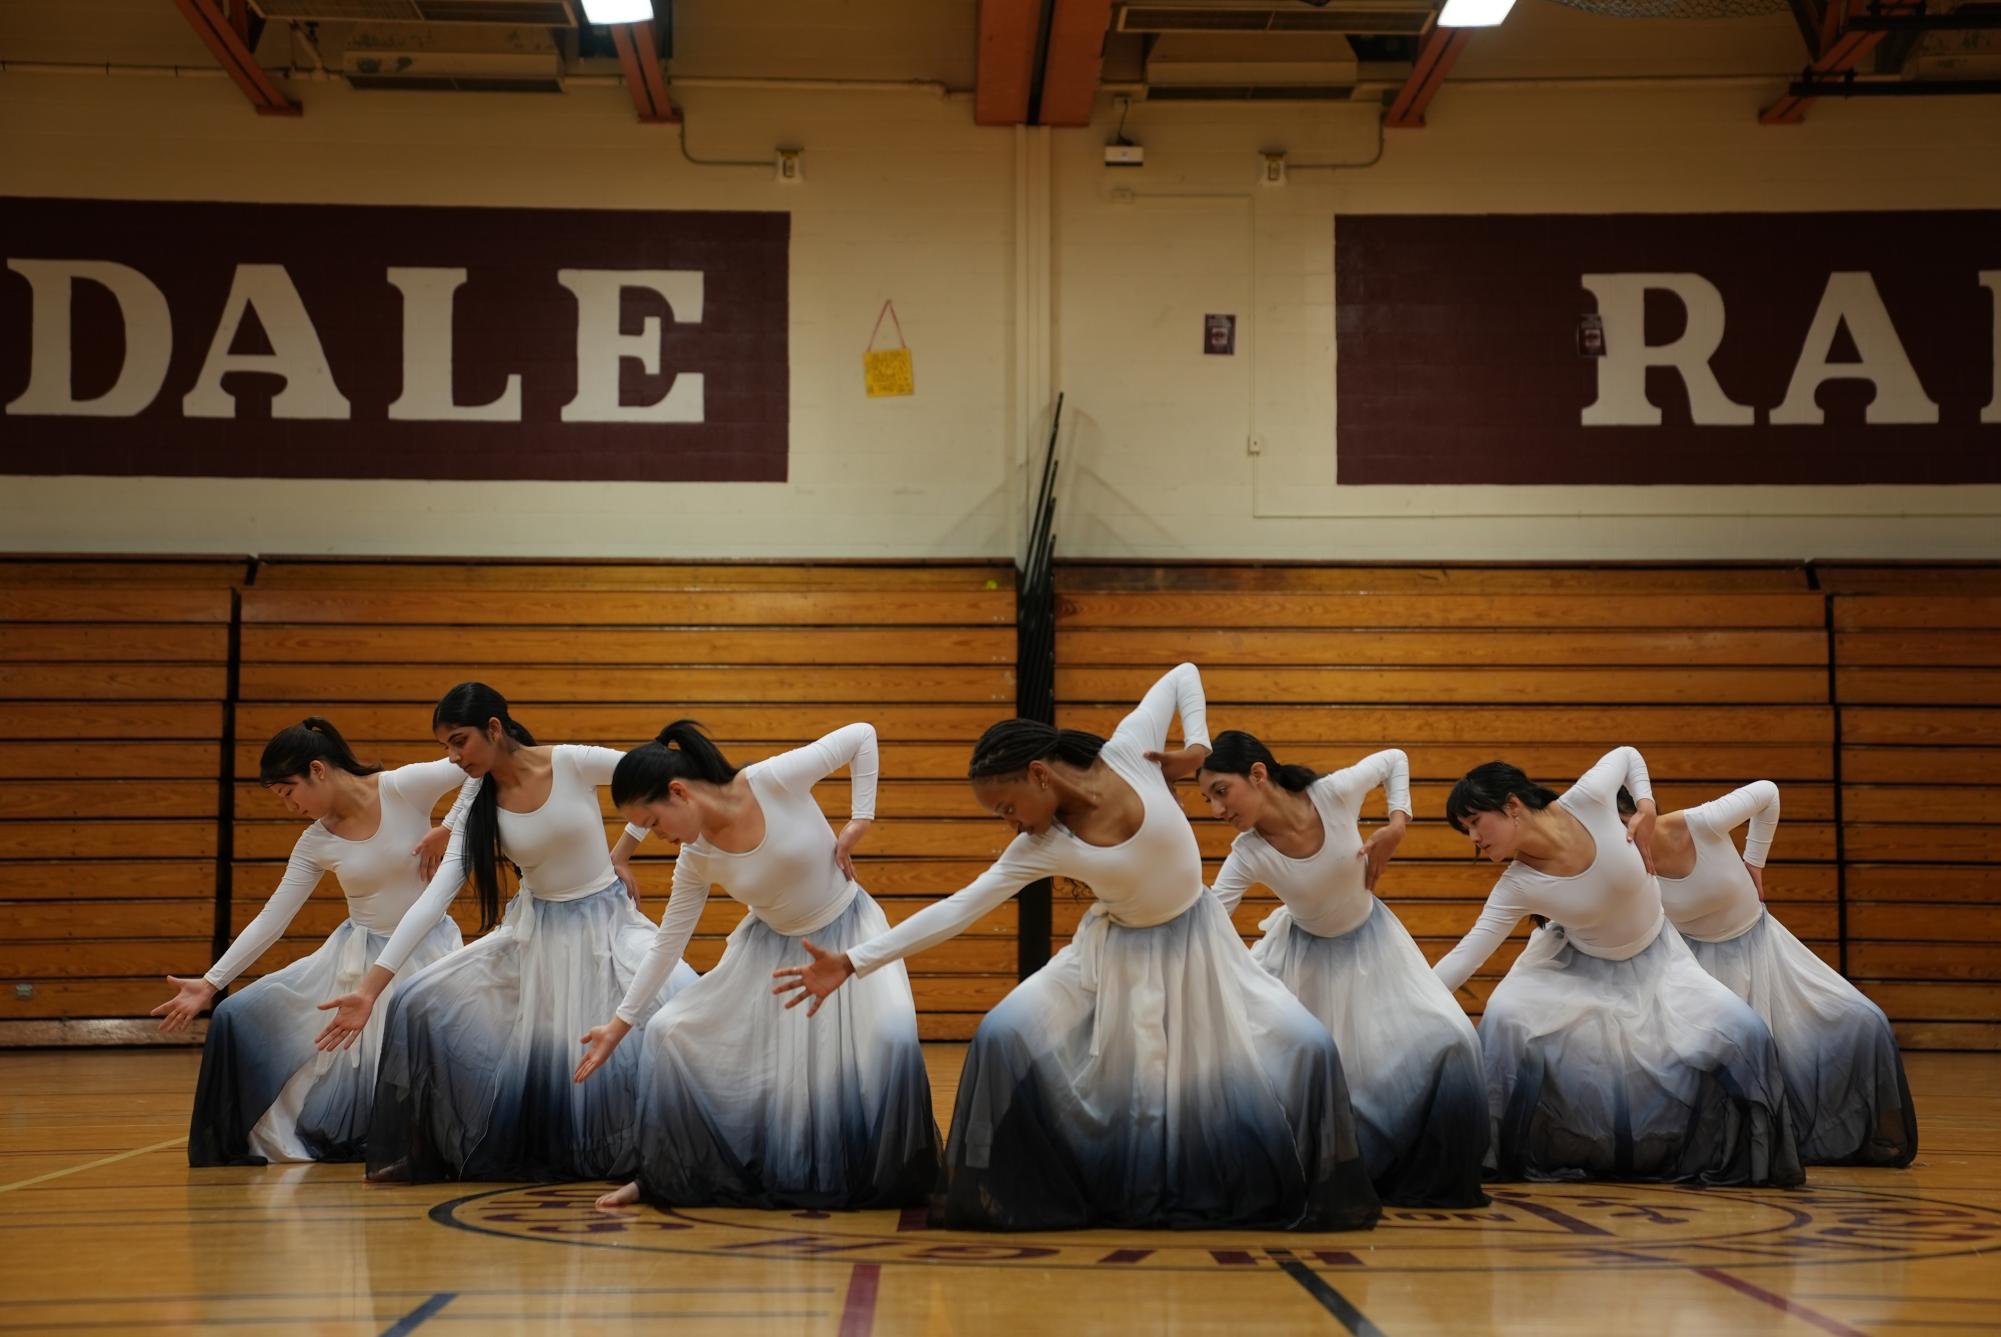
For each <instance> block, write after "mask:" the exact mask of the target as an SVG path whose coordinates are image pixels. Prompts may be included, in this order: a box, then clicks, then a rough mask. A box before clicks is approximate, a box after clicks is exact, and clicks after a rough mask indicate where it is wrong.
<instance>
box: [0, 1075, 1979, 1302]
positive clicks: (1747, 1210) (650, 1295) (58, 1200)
mask: <svg viewBox="0 0 2001 1337" xmlns="http://www.w3.org/2000/svg"><path fill="white" fill-rule="evenodd" d="M962 1053H963V1048H962V1047H961V1046H957V1045H938V1046H932V1047H931V1050H930V1060H931V1070H932V1074H933V1080H934V1081H935V1082H936V1084H937V1100H938V1105H937V1108H938V1109H939V1111H940V1112H941V1114H948V1113H949V1111H950V1109H951V1098H952V1091H953V1084H954V1082H955V1081H956V1079H957V1075H958V1070H959V1065H960V1059H961V1055H962ZM198 1061H199V1056H198V1055H197V1054H196V1053H195V1052H193V1051H189V1050H148V1051H105V1050H89V1051H74V1050H73V1051H66V1052H34V1053H20V1052H16V1053H0V1334H11V1333H38V1332H48V1333H93V1332H149V1333H150V1332H162V1333H167V1332H182V1331H188V1330H196V1331H215V1332H230V1333H239V1332H271V1333H284V1334H294V1333H338V1334H349V1333H353V1334H362V1333H368V1334H374V1333H393V1334H403V1333H411V1332H416V1331H418V1330H420V1329H421V1330H425V1331H426V1332H427V1333H432V1332H435V1333H451V1332H461V1333H463V1332H467V1331H471V1332H476V1333H482V1334H484V1333H511V1332H562V1333H596V1332H623V1331H632V1330H641V1329H647V1330H655V1331H662V1330H668V1329H669V1328H670V1327H671V1331H673V1332H674V1333H675V1334H677V1337H692V1335H693V1334H705V1333H711V1332H714V1333H745V1334H752V1333H754V1334H760V1335H762V1334H769V1333H773V1332H782V1333H812V1334H820V1333H825V1334H830V1335H831V1334H839V1335H840V1337H864V1335H865V1334H868V1333H870V1332H875V1333H903V1332H912V1333H916V1332H924V1333H986V1332H1000V1333H1019V1334H1028V1335H1031V1337H1033V1335H1035V1334H1039V1333H1042V1332H1049V1331H1060V1332H1063V1333H1065V1334H1068V1333H1072V1332H1094V1331H1133V1332H1149V1333H1152V1332H1169V1331H1174V1332H1207V1331H1215V1332H1222V1331H1229V1332H1232V1333H1245V1334H1249V1333H1263V1332H1287V1333H1291V1332H1299V1333H1315V1332H1325V1333H1332V1334H1339V1333H1342V1332H1344V1331H1347V1332H1354V1333H1363V1334H1370V1333H1382V1334H1387V1337H1409V1335H1410V1334H1418V1333H1451V1334H1468V1333H1481V1332H1503V1331H1505V1332H1520V1333H1537V1334H1544V1333H1582V1334H1609V1333H1617V1334H1640V1333H1699V1334H1702V1337H1724V1335H1725V1334H1731V1333H1798V1334H1815V1333H1817V1334H1821V1335H1822V1337H1826V1335H1827V1334H1833V1335H1834V1337H1845V1335H1849V1334H1857V1333H1869V1334H1876V1333H1882V1334H1900V1335H1906V1337H1917V1335H1919V1334H1938V1335H1939V1337H1957V1335H1958V1334H1966V1333H1977V1332H2001V1055H1998V1054H1913V1055H1911V1056H1910V1057H1909V1068H1910V1076H1911V1085H1912V1087H1913V1089H1914V1091H1915V1093H1916V1099H1917V1103H1918V1110H1919V1117H1920V1120H1921V1126H1922V1148H1923V1153H1922V1155H1921V1156H1920V1158H1919V1160H1918V1162H1917V1164H1916V1165H1915V1166H1914V1167H1912V1168H1911V1169H1909V1170H1904V1171H1880V1170H1879V1171H1866V1170H1824V1169H1822V1170H1814V1171H1812V1172H1811V1175H1810V1181H1811V1182H1810V1185H1809V1187H1808V1188H1806V1189H1804V1190H1799V1191H1795V1192H1791V1193H1786V1192H1778V1191H1742V1190H1715V1191H1704V1190H1700V1189H1687V1188H1673V1187H1664V1186H1597V1185H1533V1186H1530V1185H1507V1186H1497V1187H1496V1190H1495V1201H1494V1204H1493V1206H1491V1207H1489V1208H1485V1209H1482V1210H1478V1211H1460V1212H1438V1211H1405V1210H1395V1209H1393V1210H1391V1211H1389V1212H1387V1213H1385V1216H1384V1220H1383V1224H1382V1225H1381V1226H1380V1227H1378V1228H1377V1229H1376V1230H1375V1231H1373V1232H1367V1233H1359V1234H1347V1235H1317V1236H1288V1235H1280V1234H1269V1235H1267V1234H1255V1235H1245V1234H1229V1233H1222V1232H1218V1233H1215V1234H1197V1233H1181V1234H1166V1233H1150V1232H1143V1231H1102V1232H1089V1233H1083V1234H1050V1235H1041V1236H996V1235H986V1236H979V1235H959V1234H953V1233H949V1232H941V1231H932V1230H927V1229H925V1228H924V1224H923V1220H922V1216H921V1213H905V1214H903V1215H902V1216H899V1215H898V1214H897V1213H893V1212H869V1213H858V1214H851V1215H850V1214H838V1215H828V1214H824V1213H806V1212H801V1213H758V1212H740V1211H696V1212H685V1213H679V1214H676V1215H673V1216H668V1215H664V1214H662V1213H659V1212H656V1211H654V1210H652V1209H650V1208H642V1209H636V1210H634V1211H631V1212H628V1213H624V1214H622V1215H620V1216H617V1217H612V1216H606V1215H602V1214H599V1213H597V1212H595V1211H593V1210H592V1208H591V1205H590V1203H591V1199H592V1197H593V1196H595V1195H596V1193H598V1192H599V1191H600V1188H599V1187H598V1186H592V1185H550V1186H530V1187H506V1186H496V1185H491V1184H465V1185H450V1184H434V1185H426V1186H422V1187H376V1186H371V1185H368V1184H365V1183H363V1182H362V1181H361V1174H360V1169H359V1167H357V1166H352V1165H329V1166H279V1167H272V1168H268V1169H211V1170H190V1169H188V1168H187V1165H186V1161H185V1155H184V1141H185V1134H186V1128H187V1110H188V1102H189V1093H190V1091H191V1090H192V1088H193V1085H194V1077H195V1069H196V1066H197V1063H198Z"/></svg>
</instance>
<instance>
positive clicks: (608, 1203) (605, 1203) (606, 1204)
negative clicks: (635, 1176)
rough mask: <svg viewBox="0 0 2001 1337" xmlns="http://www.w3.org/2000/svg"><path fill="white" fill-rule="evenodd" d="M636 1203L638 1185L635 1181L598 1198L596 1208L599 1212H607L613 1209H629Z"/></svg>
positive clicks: (637, 1199)
mask: <svg viewBox="0 0 2001 1337" xmlns="http://www.w3.org/2000/svg"><path fill="white" fill-rule="evenodd" d="M638 1201H639V1184H638V1182H637V1181H634V1182H633V1183H630V1184H627V1185H626V1186H625V1187H624V1188H621V1189H614V1190H613V1191H611V1192H610V1193H607V1194H605V1195H604V1196H603V1197H602V1198H599V1199H598V1200H597V1206H598V1209H599V1210H600V1211H609V1210H610V1209H611V1208H613V1207H630V1206H632V1205H633V1204H635V1203H637V1202H638Z"/></svg>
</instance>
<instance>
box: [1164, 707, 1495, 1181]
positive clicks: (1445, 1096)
mask: <svg viewBox="0 0 2001 1337" xmlns="http://www.w3.org/2000/svg"><path fill="white" fill-rule="evenodd" d="M1198 779H1199V782H1200V784H1201V786H1202V793H1203V796H1204V797H1206V798H1207V799H1208V800H1209V809H1210V811H1211V812H1213V813H1215V815H1216V816H1217V817H1220V818H1221V819H1222V820H1224V821H1226V822H1228V823H1229V824H1230V825H1232V826H1234V827H1236V828H1237V830H1238V831H1239V832H1240V833H1241V834H1240V835H1238V837H1237V839H1236V841H1235V843H1233V844H1232V845H1231V846H1230V857H1229V859H1228V860H1226V861H1225V862H1224V864H1223V867H1222V870H1221V871H1220V872H1218V873H1217V874H1216V882H1215V891H1216V895H1217V896H1218V897H1219V898H1220V899H1221V900H1222V902H1223V908H1224V909H1225V910H1226V911H1234V910H1235V909H1236V908H1237V903H1238V902H1239V901H1241V900H1242V899H1243V896H1244V892H1245V891H1246V890H1247V889H1249V888H1250V886H1251V885H1252V884H1253V883H1259V882H1262V883H1263V884H1264V885H1265V886H1267V887H1270V888H1271V889H1272V890H1273V891H1275V892H1277V893H1278V898H1279V900H1280V901H1281V902H1283V904H1281V905H1280V906H1279V908H1278V909H1276V910H1274V911H1273V912H1272V913H1271V914H1270V915H1269V916H1268V917H1267V918H1266V919H1265V921H1264V922H1263V923H1262V924H1260V925H1259V926H1258V927H1260V928H1261V929H1263V930H1264V937H1263V938H1262V939H1260V940H1259V942H1258V944H1257V946H1256V947H1254V948H1252V949H1251V956H1252V958H1253V959H1254V960H1256V961H1257V963H1258V964H1259V965H1261V966H1263V967H1264V968H1265V969H1266V970H1268V971H1270V972H1271V973H1272V974H1274V975H1276V976H1277V977H1278V978H1279V980H1280V982H1282V983H1283V984H1284V985H1285V987H1286V988H1288V989H1290V990H1292V992H1293V994H1294V995H1295V996H1296V997H1297V998H1298V999H1299V1001H1300V1002H1302V1003H1304V1004H1305V1005H1306V1010H1307V1011H1309V1012H1311V1013H1313V1015H1314V1016H1316V1017H1318V1018H1319V1019H1320V1021H1321V1023H1322V1024H1323V1025H1325V1026H1326V1027H1327V1029H1328V1030H1330V1031H1332V1032H1333V1033H1334V1043H1335V1044H1336V1046H1338V1047H1339V1048H1340V1051H1341V1064H1342V1067H1343V1068H1344V1070H1345V1071H1346V1072H1347V1073H1348V1082H1349V1088H1348V1089H1349V1094H1350V1095H1351V1096H1353V1098H1354V1102H1355V1122H1356V1124H1357V1126H1358V1130H1359V1133H1360V1136H1361V1140H1362V1159H1363V1160H1364V1161H1365V1162H1367V1164H1368V1167H1369V1178H1370V1179H1371V1180H1373V1181H1374V1182H1375V1185H1376V1193H1377V1195H1378V1196H1379V1197H1381V1198H1382V1200H1383V1201H1384V1202H1386V1203H1395V1204H1397V1205H1400V1206H1405V1207H1477V1206H1480V1205H1482V1204H1484V1203H1485V1202H1486V1201H1487V1195H1486V1194H1484V1193H1482V1192H1481V1191H1480V1173H1481V1168H1482V1166H1483V1165H1484V1164H1485V1162H1486V1159H1487V1141H1488V1127H1487V1092H1486V1084H1485V1082H1484V1080H1483V1079H1482V1077H1481V1073H1480V1040H1479V1037H1478V1036H1476V1035H1474V1033H1473V1023H1472V1022H1470V1021H1468V1020H1467V1019H1466V1012H1465V1009H1463V1008H1461V1007H1460V1006H1459V1004H1458V1002H1457V1001H1456V1000H1454V999H1453V997H1452V995H1451V993H1450V992H1448V991H1447V990H1446V988H1445V986H1444V985H1442V984H1440V983H1439V982H1438V977H1437V976H1436V975H1434V974H1432V973H1431V967H1430V966H1428V965H1426V964H1425V961H1424V955H1423V953H1421V952H1419V951H1418V949H1417V944H1416V943H1415V942H1413V941H1411V936H1410V934H1409V933H1407V932H1406V931H1405V930H1404V926H1403V924H1402V922H1401V921H1399V920H1398V919H1397V917H1396V915H1395V914H1393V913H1392V912H1391V910H1390V908H1389V907H1388V906H1386V905H1384V904H1383V903H1382V902H1381V901H1379V900H1377V899H1376V898H1375V896H1374V894H1373V893H1374V890H1375V885H1376V879H1377V878H1378V877H1379V876H1381V874H1382V870H1383V866H1384V865H1385V864H1387V863H1388V862H1389V860H1390V856H1391V855H1392V854H1393V853H1395V851H1396V847H1397V844H1398V843H1399V842H1400V841H1402V839H1403V833H1404V827H1405V825H1406V824H1407V823H1408V822H1409V821H1410V762H1409V760H1408V759H1407V758H1406V757H1405V756H1404V754H1403V753H1402V752H1399V751H1397V750H1396V749H1395V748H1391V749H1389V750H1387V751H1383V752H1378V753H1375V754H1374V755H1373V756H1369V757H1364V758H1363V759H1362V760H1361V761H1359V762H1357V763H1356V764H1355V765H1353V766H1350V767H1348V768H1347V769H1345V770H1340V771H1336V772H1335V773H1334V774H1332V775H1322V776H1315V775H1314V773H1313V772H1312V771H1310V770H1308V769H1307V768H1306V767H1304V766H1281V765H1279V763H1278V760H1277V758H1275V757H1273V756H1272V754H1271V749H1270V748H1268V747H1266V746H1265V745H1264V744H1263V743H1261V742H1259V741H1258V740H1257V739H1256V738H1254V737H1252V736H1251V735H1250V734H1247V733H1242V732H1240V731H1238V730H1235V729H1227V730H1225V731H1224V732H1222V733H1220V734H1218V735H1216V749H1215V751H1213V752H1211V753H1210V754H1209V755H1208V756H1207V757H1205V758H1203V760H1202V770H1201V772H1200V775H1199V777H1198ZM1378 785H1380V786H1382V788H1383V789H1384V791H1385V792H1386V794H1387V796H1388V798H1389V808H1390V819H1389V824H1388V825H1387V826H1384V827H1383V828H1382V829H1381V830H1379V831H1377V832H1376V833H1375V834H1374V835H1373V836H1371V837H1369V840H1368V843H1367V844H1364V843H1363V841H1362V835H1361V831H1360V830H1359V829H1358V827H1357V825H1356V818H1357V815H1358V814H1359V812H1360V810H1361V806H1362V798H1363V796H1364V795H1366V794H1367V793H1368V792H1369V791H1370V790H1371V789H1374V788H1376V787H1377V786H1378Z"/></svg>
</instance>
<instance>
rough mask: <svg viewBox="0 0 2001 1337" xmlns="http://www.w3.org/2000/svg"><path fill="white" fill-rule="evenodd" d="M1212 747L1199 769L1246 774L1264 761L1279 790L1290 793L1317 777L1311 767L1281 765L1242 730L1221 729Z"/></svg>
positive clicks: (1303, 788) (1262, 746)
mask: <svg viewBox="0 0 2001 1337" xmlns="http://www.w3.org/2000/svg"><path fill="white" fill-rule="evenodd" d="M1212 742H1213V743H1214V746H1212V747H1211V748H1210V749H1209V755H1208V756H1206V757H1204V758H1202V769H1203V770H1205V771H1220V772H1222V773H1223V774H1225V775H1241V776H1244V777H1246V778H1248V777H1249V776H1250V773H1251V767H1253V766H1255V765H1257V764H1258V763H1259V762H1263V763H1264V768H1265V775H1266V776H1268V777H1269V778H1270V779H1271V782H1272V783H1273V784H1275V785H1277V786H1278V787H1279V788H1280V789H1284V790H1287V791H1288V792H1290V793H1294V794H1303V793H1305V792H1306V788H1307V786H1308V785H1311V784H1312V783H1313V782H1314V781H1315V780H1318V779H1319V778H1320V776H1319V774H1318V773H1317V772H1316V771H1314V769H1313V768H1312V767H1311V766H1301V765H1299V764H1298V763H1297V762H1294V763H1292V764H1290V765H1282V764H1280V762H1279V759H1278V758H1277V757H1274V756H1273V755H1272V754H1271V749H1270V748H1268V747H1266V746H1265V745H1264V743H1262V742H1261V741H1259V739H1258V738H1257V737H1256V736H1255V735H1253V734H1247V733H1245V732H1244V731H1243V730H1242V729H1225V730H1223V732H1221V733H1219V734H1217V735H1216V737H1215V738H1214V739H1213V740H1212Z"/></svg>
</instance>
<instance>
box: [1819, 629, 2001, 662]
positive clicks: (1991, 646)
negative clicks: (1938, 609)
mask: <svg viewBox="0 0 2001 1337" xmlns="http://www.w3.org/2000/svg"><path fill="white" fill-rule="evenodd" d="M1834 653H1835V658H1836V659H1837V660H1838V661H1839V662H1840V663H1841V664H1842V665H1843V666H1844V669H1843V671H1844V672H1846V671H1849V670H1852V669H1856V668H1865V667H1883V668H1906V667H1910V666H1913V665H1917V666H1922V667H1929V668H1945V667H1949V666H1952V665H1960V664H1968V665H1989V666H1991V665H1994V664H2001V631H1969V630H1966V629H1963V628H1962V629H1959V630H1958V631H1956V632H1955V634H1953V635H1951V636H1939V635H1935V634H1933V633H1932V632H1931V631H1930V630H1928V629H1922V628H1917V629H1908V630H1898V631H1844V632H1839V633H1837V634H1836V635H1835V638H1834Z"/></svg>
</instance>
